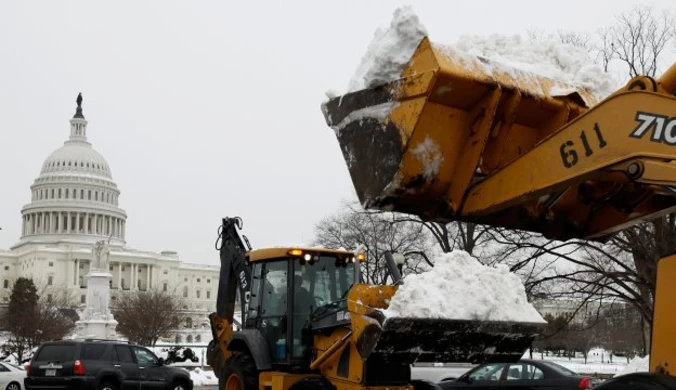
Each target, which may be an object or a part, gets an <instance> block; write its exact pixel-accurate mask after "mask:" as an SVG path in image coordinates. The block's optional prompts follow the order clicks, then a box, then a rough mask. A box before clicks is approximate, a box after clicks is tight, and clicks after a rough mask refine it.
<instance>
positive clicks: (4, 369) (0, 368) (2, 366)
mask: <svg viewBox="0 0 676 390" xmlns="http://www.w3.org/2000/svg"><path fill="white" fill-rule="evenodd" d="M0 372H9V368H7V367H5V365H4V364H2V363H0Z"/></svg>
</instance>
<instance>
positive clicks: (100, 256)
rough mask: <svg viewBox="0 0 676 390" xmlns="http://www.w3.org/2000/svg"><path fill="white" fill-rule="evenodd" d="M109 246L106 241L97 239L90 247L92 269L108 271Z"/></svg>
mask: <svg viewBox="0 0 676 390" xmlns="http://www.w3.org/2000/svg"><path fill="white" fill-rule="evenodd" d="M108 256H110V247H109V246H108V243H107V242H106V241H103V240H101V241H97V242H96V243H95V244H94V247H93V248H92V267H91V268H92V269H97V270H105V271H108Z"/></svg>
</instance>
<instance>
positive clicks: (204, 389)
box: [195, 364, 473, 390]
mask: <svg viewBox="0 0 676 390" xmlns="http://www.w3.org/2000/svg"><path fill="white" fill-rule="evenodd" d="M472 367H473V365H471V364H452V365H448V366H446V367H429V366H428V367H425V366H418V367H413V370H412V373H411V374H412V377H413V379H427V380H429V381H432V382H438V381H439V380H441V379H442V378H444V377H448V376H452V377H458V376H460V375H462V374H463V373H465V372H466V371H467V370H469V369H470V368H472ZM195 390H218V386H196V387H195Z"/></svg>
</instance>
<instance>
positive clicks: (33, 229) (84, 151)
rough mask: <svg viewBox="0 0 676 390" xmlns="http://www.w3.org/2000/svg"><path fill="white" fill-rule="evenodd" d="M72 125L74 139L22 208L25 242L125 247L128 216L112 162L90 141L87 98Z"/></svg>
mask: <svg viewBox="0 0 676 390" xmlns="http://www.w3.org/2000/svg"><path fill="white" fill-rule="evenodd" d="M77 104H78V105H77V109H76V112H75V115H74V116H73V118H72V119H71V120H70V137H69V138H68V140H66V141H65V142H64V144H63V146H61V147H60V148H58V149H57V150H55V151H54V152H52V153H51V154H50V155H49V157H47V159H46V160H45V162H44V163H43V164H42V169H41V171H40V175H39V176H38V178H37V179H35V182H34V183H33V185H32V186H31V192H32V198H31V202H30V203H29V204H27V205H26V206H24V207H23V209H22V210H21V214H22V216H23V231H22V236H21V240H22V242H28V241H30V242H36V241H37V242H45V243H47V242H56V241H79V242H81V241H87V242H93V241H98V240H100V239H103V238H110V241H111V244H124V242H125V241H124V236H125V226H126V220H127V215H126V213H125V211H124V210H122V209H121V208H119V207H118V198H119V195H120V191H119V189H118V188H117V184H115V182H114V181H113V175H112V173H111V170H110V166H109V165H108V162H106V160H105V158H103V156H102V155H101V154H100V153H99V152H97V151H96V150H95V149H94V148H93V147H92V145H91V143H89V142H88V141H87V120H86V119H85V117H84V115H83V113H82V95H78V99H77Z"/></svg>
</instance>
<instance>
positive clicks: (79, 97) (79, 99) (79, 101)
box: [75, 92, 82, 107]
mask: <svg viewBox="0 0 676 390" xmlns="http://www.w3.org/2000/svg"><path fill="white" fill-rule="evenodd" d="M75 101H76V102H77V106H78V107H82V92H80V93H79V94H78V95H77V100H75Z"/></svg>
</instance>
